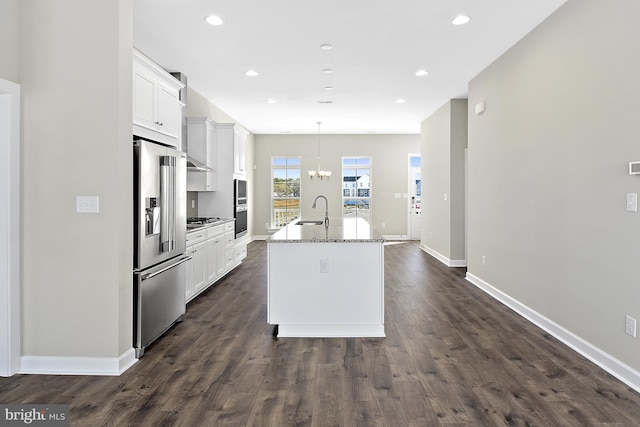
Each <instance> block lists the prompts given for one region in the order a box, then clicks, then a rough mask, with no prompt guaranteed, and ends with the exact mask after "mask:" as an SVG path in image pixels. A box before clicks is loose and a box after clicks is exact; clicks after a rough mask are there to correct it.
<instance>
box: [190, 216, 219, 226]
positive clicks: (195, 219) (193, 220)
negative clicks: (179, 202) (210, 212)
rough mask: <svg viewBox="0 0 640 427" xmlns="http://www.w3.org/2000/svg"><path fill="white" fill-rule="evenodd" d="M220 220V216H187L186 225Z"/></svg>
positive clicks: (204, 223)
mask: <svg viewBox="0 0 640 427" xmlns="http://www.w3.org/2000/svg"><path fill="white" fill-rule="evenodd" d="M218 221H220V217H217V216H207V217H189V218H187V225H191V226H193V225H206V224H212V223H214V222H218Z"/></svg>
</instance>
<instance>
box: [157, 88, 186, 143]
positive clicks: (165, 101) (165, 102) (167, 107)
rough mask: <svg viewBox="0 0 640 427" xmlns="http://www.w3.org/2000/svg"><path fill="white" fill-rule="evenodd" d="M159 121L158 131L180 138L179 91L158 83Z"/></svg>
mask: <svg viewBox="0 0 640 427" xmlns="http://www.w3.org/2000/svg"><path fill="white" fill-rule="evenodd" d="M156 93H157V100H158V101H157V102H158V107H157V108H158V110H157V119H156V124H157V125H158V131H159V132H162V133H164V134H166V135H169V136H173V137H176V138H179V137H180V127H181V123H180V103H179V99H178V91H176V90H174V89H173V88H171V87H169V86H167V85H165V84H164V83H163V82H162V81H158V86H157V92H156Z"/></svg>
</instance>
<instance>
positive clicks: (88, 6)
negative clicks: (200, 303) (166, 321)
mask: <svg viewBox="0 0 640 427" xmlns="http://www.w3.org/2000/svg"><path fill="white" fill-rule="evenodd" d="M132 14H133V12H132V0H118V1H113V0H99V1H91V2H87V1H84V0H66V1H65V2H62V3H61V2H59V1H56V0H22V1H20V14H19V27H20V55H19V58H20V66H19V70H20V79H19V80H20V83H21V86H22V101H23V116H22V117H23V122H22V135H23V136H22V148H23V153H22V176H21V179H22V183H23V184H22V209H23V216H22V220H23V229H22V247H23V250H22V277H23V282H22V310H23V316H22V338H23V347H22V354H23V355H24V356H28V357H30V358H32V359H30V360H32V361H33V358H35V359H36V360H39V359H38V358H45V359H46V360H51V359H50V358H63V359H64V358H66V357H77V356H82V357H90V358H91V357H93V358H98V359H100V358H107V359H114V358H115V359H116V360H117V358H118V357H119V356H121V355H123V354H124V353H125V352H127V351H129V350H130V349H131V347H132V313H133V310H132V291H131V286H132V267H133V266H132V258H133V255H132V246H133V245H132V234H133V230H132V221H131V216H132V181H133V180H132V175H133V174H132V160H131V159H132V144H131V134H132V128H131V114H132V113H131V104H132V103H131V93H132V89H131V80H132V79H131V69H132V68H131V67H132V65H131V48H132V43H133V35H132V32H133V28H132V22H133V19H132ZM13 19H18V16H15V15H14V16H13ZM78 195H95V196H99V198H100V213H98V214H77V213H75V197H76V196H78ZM36 365H37V363H36Z"/></svg>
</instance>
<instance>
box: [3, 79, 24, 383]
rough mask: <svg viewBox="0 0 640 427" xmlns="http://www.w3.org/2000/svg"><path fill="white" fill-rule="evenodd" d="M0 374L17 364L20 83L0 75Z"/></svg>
mask: <svg viewBox="0 0 640 427" xmlns="http://www.w3.org/2000/svg"><path fill="white" fill-rule="evenodd" d="M0 141H2V144H1V145H0V171H2V172H1V176H0V186H1V187H0V195H1V196H0V206H2V209H3V211H2V213H1V214H0V218H1V219H0V227H2V231H0V257H1V260H0V266H1V267H0V268H1V271H0V349H2V350H1V353H0V376H11V375H13V374H15V373H17V372H18V370H19V368H20V345H21V344H20V305H21V303H20V85H18V84H16V83H13V82H10V81H8V80H4V79H1V78H0Z"/></svg>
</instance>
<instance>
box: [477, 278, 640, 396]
mask: <svg viewBox="0 0 640 427" xmlns="http://www.w3.org/2000/svg"><path fill="white" fill-rule="evenodd" d="M466 279H467V280H468V281H469V282H471V283H472V284H473V285H475V286H476V287H478V288H479V289H481V290H483V291H484V292H486V293H487V294H489V295H490V296H492V297H493V298H495V299H496V300H498V301H500V302H501V303H502V304H504V305H506V306H507V307H509V308H510V309H512V310H513V311H515V312H516V313H518V314H519V315H521V316H522V317H524V318H525V319H527V320H528V321H530V322H531V323H533V324H534V325H536V326H538V327H539V328H541V329H542V330H544V331H546V332H548V333H549V334H551V335H553V336H554V337H555V338H557V339H558V340H560V341H562V342H563V343H564V344H566V345H568V346H569V347H570V348H572V349H573V350H574V351H576V352H577V353H579V354H581V355H582V356H584V357H586V358H587V359H589V360H590V361H592V362H593V363H595V364H596V365H598V366H599V367H601V368H602V369H604V370H605V371H607V372H609V373H610V374H611V375H613V376H614V377H616V378H618V379H619V380H620V381H622V382H623V383H625V384H626V385H628V386H629V387H631V388H632V389H634V390H635V391H637V392H640V372H638V371H636V370H635V369H633V368H632V367H630V366H629V365H627V364H625V363H623V362H621V361H620V360H618V359H616V358H615V357H613V356H611V355H610V354H608V353H606V352H604V351H602V350H601V349H599V348H598V347H596V346H594V345H593V344H591V343H589V342H588V341H585V340H584V339H582V338H580V337H579V336H578V335H576V334H574V333H573V332H571V331H569V330H567V329H565V328H563V327H562V326H560V325H558V324H557V323H555V322H554V321H553V320H551V319H548V318H546V317H545V316H543V315H541V314H540V313H538V312H536V311H534V310H532V309H531V308H529V307H527V306H526V305H524V304H522V303H521V302H520V301H518V300H516V299H514V298H512V297H510V296H509V295H507V294H505V293H504V292H502V291H501V290H499V289H497V288H494V287H493V286H491V285H490V284H489V283H487V282H485V281H484V280H482V279H480V278H479V277H477V276H474V275H473V274H471V273H467V275H466Z"/></svg>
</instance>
